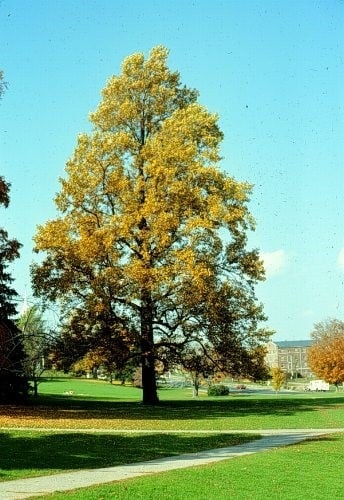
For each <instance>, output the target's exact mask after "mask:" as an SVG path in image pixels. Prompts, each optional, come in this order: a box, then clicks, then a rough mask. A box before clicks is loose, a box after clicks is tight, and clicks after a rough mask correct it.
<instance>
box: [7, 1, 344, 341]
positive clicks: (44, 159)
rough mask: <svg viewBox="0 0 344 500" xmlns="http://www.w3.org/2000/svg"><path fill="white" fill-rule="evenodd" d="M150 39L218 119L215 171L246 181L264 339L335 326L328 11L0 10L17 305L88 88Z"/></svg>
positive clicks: (272, 4)
mask: <svg viewBox="0 0 344 500" xmlns="http://www.w3.org/2000/svg"><path fill="white" fill-rule="evenodd" d="M159 44H162V45H165V46H166V47H168V48H169V49H170V58H169V64H170V67H171V68H172V69H173V70H178V71H180V73H181V78H182V81H183V83H185V84H186V85H188V86H190V87H195V88H197V89H198V90H199V91H200V101H201V102H202V103H203V104H204V105H205V106H206V107H207V108H208V109H209V110H210V111H214V112H215V111H216V112H218V113H219V115H220V125H221V128H222V130H223V132H224V134H225V138H224V141H223V147H222V155H223V157H224V160H223V162H222V168H223V169H225V170H226V171H227V172H228V173H230V174H231V175H233V176H235V177H236V178H237V179H238V180H247V181H249V182H251V183H252V184H254V186H255V187H254V191H253V195H252V200H251V203H250V209H251V212H252V214H253V215H254V217H255V218H256V221H257V228H256V231H255V232H254V233H252V234H251V235H250V239H249V241H250V246H253V247H257V248H259V249H260V251H261V253H262V257H263V258H264V261H265V264H266V269H267V279H266V281H265V282H264V283H263V284H260V285H259V286H258V288H257V294H258V297H259V298H260V299H261V300H262V301H263V303H264V304H265V310H266V313H267V315H268V316H269V321H268V325H269V326H270V327H271V328H273V329H274V330H276V335H275V337H274V338H275V339H279V340H285V339H290V340H293V339H302V338H304V339H306V338H308V337H309V333H310V331H311V329H312V326H313V324H314V323H315V322H318V321H322V320H324V319H326V318H328V317H335V318H338V319H344V293H343V292H344V231H343V222H344V208H343V207H344V204H343V192H344V165H343V163H344V160H343V159H344V140H343V139H344V110H343V102H344V85H343V82H344V2H343V1H342V0H324V1H315V0H307V1H304V0H295V1H294V0H289V1H288V0H280V1H279V0H275V1H265V0H260V1H255V0H251V1H248V0H240V1H239V0H236V1H234V0H227V1H220V0H212V1H210V0H198V1H197V0H194V1H187V0H171V1H170V0H164V1H162V0H160V1H153V0H147V1H146V2H141V1H140V0H126V1H121V0H59V1H57V0H44V1H43V0H34V1H31V2H29V1H25V0H2V1H0V46H1V58H0V68H1V69H3V70H4V71H5V76H6V80H7V81H8V82H9V86H8V90H7V92H6V94H5V95H4V97H3V99H2V101H1V104H0V137H1V142H0V174H1V175H4V176H5V178H6V179H7V180H8V181H9V182H10V183H11V184H12V190H11V205H10V207H9V208H8V209H7V210H4V209H1V212H0V217H1V218H0V225H1V226H3V227H5V228H6V229H7V230H8V232H9V234H10V236H11V237H16V238H18V239H19V240H20V241H21V242H22V243H23V248H22V252H21V259H20V260H19V261H18V262H16V263H15V264H14V265H13V266H12V268H11V269H12V274H13V277H15V284H14V285H15V287H16V289H17V291H18V292H19V294H21V295H23V293H24V290H25V286H27V287H28V290H29V293H30V289H29V284H30V278H29V266H30V263H31V262H32V260H33V259H35V258H36V257H35V256H34V255H33V253H32V246H33V243H32V236H33V235H34V233H35V228H36V226H37V225H38V224H42V223H44V222H45V221H46V220H47V219H48V218H52V217H54V214H55V212H54V203H53V198H54V195H55V193H56V192H57V191H58V189H59V184H58V178H59V177H60V176H63V175H64V165H65V162H66V160H67V159H68V158H69V157H70V156H71V154H72V151H73V149H74V146H75V142H76V136H77V134H78V133H80V132H83V131H88V130H90V125H89V123H88V113H89V112H90V111H93V110H94V109H95V108H96V106H97V104H98V102H99V100H100V91H101V89H102V87H104V85H105V83H106V80H107V79H108V78H109V76H111V75H112V74H118V73H119V72H120V64H121V62H122V60H123V59H124V57H126V56H127V55H129V54H132V53H134V52H138V51H140V52H144V53H145V54H148V52H149V50H150V49H151V48H152V47H153V46H155V45H159Z"/></svg>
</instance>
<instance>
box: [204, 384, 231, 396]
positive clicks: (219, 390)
mask: <svg viewBox="0 0 344 500" xmlns="http://www.w3.org/2000/svg"><path fill="white" fill-rule="evenodd" d="M228 394H229V389H228V387H227V386H226V385H223V384H218V385H210V386H209V387H208V396H228Z"/></svg>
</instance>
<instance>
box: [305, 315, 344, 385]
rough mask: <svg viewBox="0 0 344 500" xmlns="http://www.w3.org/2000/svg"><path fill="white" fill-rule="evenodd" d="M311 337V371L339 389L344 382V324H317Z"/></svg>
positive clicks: (340, 322)
mask: <svg viewBox="0 0 344 500" xmlns="http://www.w3.org/2000/svg"><path fill="white" fill-rule="evenodd" d="M311 336H312V338H313V339H314V344H313V345H312V346H311V347H310V348H309V350H308V353H307V358H308V365H309V367H310V369H311V370H312V372H313V373H315V374H316V375H317V376H318V377H320V378H321V379H323V380H325V382H329V383H330V384H334V385H335V386H336V387H337V388H338V385H339V384H340V383H342V382H344V322H343V321H339V320H336V319H330V320H326V321H324V322H321V323H317V324H316V325H315V327H314V330H313V331H312V333H311Z"/></svg>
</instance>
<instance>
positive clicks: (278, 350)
mask: <svg viewBox="0 0 344 500" xmlns="http://www.w3.org/2000/svg"><path fill="white" fill-rule="evenodd" d="M311 345H312V341H311V340H285V341H282V342H279V341H276V342H273V341H270V342H268V343H267V345H266V348H267V354H266V357H265V359H266V363H267V365H268V366H269V367H270V368H276V367H279V368H281V370H283V371H284V372H285V373H287V374H288V376H289V377H290V378H298V377H310V376H311V375H312V372H311V371H310V369H309V368H308V365H307V351H308V348H309V347H310V346H311Z"/></svg>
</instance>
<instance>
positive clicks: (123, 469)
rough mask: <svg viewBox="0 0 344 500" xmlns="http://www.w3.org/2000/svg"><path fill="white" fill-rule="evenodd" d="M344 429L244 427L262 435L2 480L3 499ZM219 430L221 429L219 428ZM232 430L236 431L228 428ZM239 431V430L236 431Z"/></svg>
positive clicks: (217, 458) (194, 462)
mask: <svg viewBox="0 0 344 500" xmlns="http://www.w3.org/2000/svg"><path fill="white" fill-rule="evenodd" d="M343 431H344V429H314V430H312V429H308V430H306V429H305V430H278V431H276V430H274V431H267V430H264V431H260V430H256V431H252V430H250V431H245V430H241V431H240V433H246V432H249V433H253V432H254V433H256V434H262V435H263V437H262V438H261V439H258V440H255V441H252V442H251V443H245V444H242V445H239V446H230V447H228V448H217V449H214V450H207V451H203V452H199V453H190V454H185V455H179V456H176V457H166V458H160V459H157V460H150V461H149V462H140V463H135V464H130V465H120V466H116V467H106V468H101V469H87V470H80V471H75V472H65V473H61V474H54V475H51V476H41V477H34V478H28V479H17V480H14V481H5V482H2V483H1V482H0V498H1V500H19V499H23V498H30V497H32V496H39V495H45V494H49V493H53V492H55V491H67V490H72V489H76V488H82V487H86V486H95V485H99V484H103V483H109V482H113V481H122V480H124V479H129V478H134V477H138V476H142V475H148V474H155V473H158V472H163V471H170V470H174V469H182V468H186V467H193V466H198V465H204V464H209V463H212V462H217V461H220V460H226V459H230V458H235V457H239V456H243V455H250V454H252V453H258V452H262V451H267V450H271V449H272V448H276V447H278V446H286V445H290V444H295V443H298V442H300V441H303V440H305V439H308V438H312V437H315V436H321V435H325V434H330V433H333V432H343ZM217 432H218V431H217ZM228 432H233V431H228ZM237 432H238V431H237Z"/></svg>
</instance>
